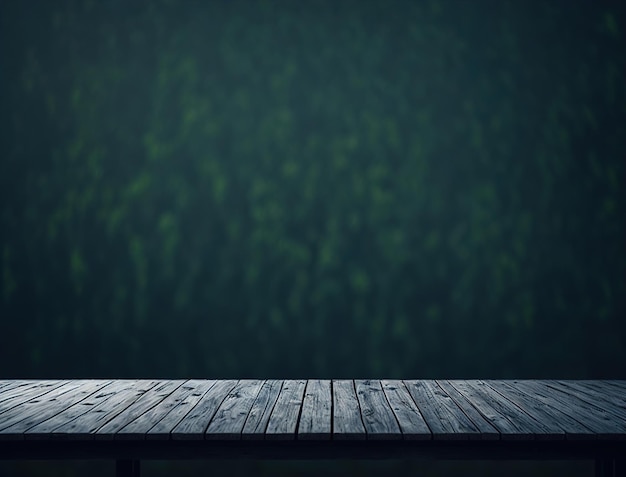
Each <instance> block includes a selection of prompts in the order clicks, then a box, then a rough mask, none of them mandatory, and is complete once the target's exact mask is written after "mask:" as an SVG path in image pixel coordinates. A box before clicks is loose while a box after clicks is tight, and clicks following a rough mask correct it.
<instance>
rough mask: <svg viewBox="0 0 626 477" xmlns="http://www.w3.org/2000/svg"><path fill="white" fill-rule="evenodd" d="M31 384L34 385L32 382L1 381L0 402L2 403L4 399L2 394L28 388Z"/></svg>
mask: <svg viewBox="0 0 626 477" xmlns="http://www.w3.org/2000/svg"><path fill="white" fill-rule="evenodd" d="M32 384H34V381H33V380H15V381H12V380H9V381H2V386H1V387H0V402H2V401H4V398H3V397H2V395H3V393H5V392H7V391H10V390H11V389H15V388H19V387H24V386H29V385H32Z"/></svg>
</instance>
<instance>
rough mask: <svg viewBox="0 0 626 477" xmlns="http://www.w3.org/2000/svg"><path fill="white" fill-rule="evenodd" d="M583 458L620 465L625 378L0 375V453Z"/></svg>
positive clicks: (600, 467) (130, 464) (625, 470)
mask: <svg viewBox="0 0 626 477" xmlns="http://www.w3.org/2000/svg"><path fill="white" fill-rule="evenodd" d="M214 457H219V458H222V459H223V458H252V459H266V458H269V459H333V458H345V459H362V458H440V459H488V460H495V459H594V460H595V461H596V475H601V476H618V475H619V476H625V475H626V466H625V465H624V464H625V461H624V459H626V381H516V380H513V381H500V380H499V381H495V380H486V381H485V380H483V381H479V380H453V381H446V380H437V381H431V380H404V381H399V380H332V381H330V380H313V379H311V380H305V379H302V380H239V381H238V380H203V379H191V380H53V381H17V380H5V381H0V458H1V459H50V458H54V459H90V458H95V459H102V458H106V459H115V460H116V461H117V466H116V467H117V475H118V476H120V477H122V476H138V475H139V462H140V460H141V459H160V460H163V459H194V458H200V459H210V458H214Z"/></svg>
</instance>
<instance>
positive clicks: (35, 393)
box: [0, 381, 66, 414]
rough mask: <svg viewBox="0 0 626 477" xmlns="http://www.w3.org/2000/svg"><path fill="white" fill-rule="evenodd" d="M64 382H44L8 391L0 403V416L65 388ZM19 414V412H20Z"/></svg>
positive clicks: (12, 388)
mask: <svg viewBox="0 0 626 477" xmlns="http://www.w3.org/2000/svg"><path fill="white" fill-rule="evenodd" d="M64 384H66V383H64V382H63V381H42V382H40V383H37V384H32V385H23V386H17V387H11V388H10V389H7V390H6V393H5V394H4V399H2V401H1V402H0V414H3V413H5V412H7V411H10V410H11V409H13V408H16V407H18V406H20V405H22V404H24V403H26V402H28V401H32V400H34V399H37V398H40V397H41V396H43V395H45V394H48V393H49V392H51V391H54V390H55V389H58V388H60V387H61V386H63V385H64ZM18 412H19V411H18Z"/></svg>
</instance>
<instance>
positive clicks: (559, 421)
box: [487, 381, 596, 439]
mask: <svg viewBox="0 0 626 477" xmlns="http://www.w3.org/2000/svg"><path fill="white" fill-rule="evenodd" d="M487 384H488V385H489V386H490V387H492V388H493V389H494V390H495V391H497V392H498V393H500V394H501V395H503V396H504V397H506V398H507V399H508V400H509V401H511V402H512V403H514V404H516V405H517V406H519V407H520V408H521V409H523V410H524V411H525V412H526V413H527V414H529V415H530V416H532V417H533V418H534V419H535V420H537V421H539V422H543V423H550V427H553V428H560V429H562V430H563V432H564V433H565V437H566V438H567V439H594V438H596V433H595V432H593V431H592V430H591V429H589V428H588V427H585V426H584V425H583V424H581V423H580V422H578V421H577V420H575V419H574V418H572V417H570V416H568V415H567V414H565V413H564V412H563V411H561V410H560V409H559V408H555V407H551V406H548V405H546V404H545V403H544V402H542V401H541V400H540V399H537V397H536V396H533V395H529V394H526V393H524V392H523V391H521V390H519V389H518V388H517V387H515V386H514V385H513V384H512V383H511V382H509V381H488V382H487Z"/></svg>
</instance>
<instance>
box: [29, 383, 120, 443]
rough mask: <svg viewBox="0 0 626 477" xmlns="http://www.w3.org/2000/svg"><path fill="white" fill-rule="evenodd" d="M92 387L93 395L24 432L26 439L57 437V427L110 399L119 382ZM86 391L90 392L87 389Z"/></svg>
mask: <svg viewBox="0 0 626 477" xmlns="http://www.w3.org/2000/svg"><path fill="white" fill-rule="evenodd" d="M90 386H91V389H92V392H91V393H88V394H87V396H85V397H84V398H83V399H81V400H80V401H76V402H75V403H74V404H72V405H71V406H69V407H67V408H65V409H63V410H62V411H61V412H59V413H57V414H55V415H54V416H51V417H49V418H48V419H46V420H45V421H42V422H39V423H38V424H37V425H35V426H32V427H31V428H29V429H27V430H26V431H24V438H25V439H38V440H45V439H52V438H53V437H57V436H56V435H55V433H54V430H55V429H56V428H57V427H60V426H62V425H64V424H66V423H68V422H70V421H72V420H74V419H76V418H78V417H80V416H82V415H83V414H85V413H87V412H88V411H89V410H90V409H91V408H93V407H96V406H98V405H99V404H100V403H102V402H104V401H106V400H107V399H109V398H110V397H111V396H112V395H114V394H115V392H116V391H117V388H118V386H119V382H118V381H112V382H109V383H107V384H105V385H104V386H99V384H98V381H93V382H92V383H90ZM85 391H86V392H88V391H87V389H86V390H85ZM61 401H65V399H61ZM62 435H63V434H61V435H60V436H58V437H61V436H62Z"/></svg>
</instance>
